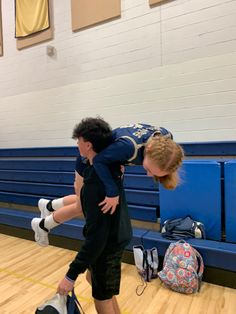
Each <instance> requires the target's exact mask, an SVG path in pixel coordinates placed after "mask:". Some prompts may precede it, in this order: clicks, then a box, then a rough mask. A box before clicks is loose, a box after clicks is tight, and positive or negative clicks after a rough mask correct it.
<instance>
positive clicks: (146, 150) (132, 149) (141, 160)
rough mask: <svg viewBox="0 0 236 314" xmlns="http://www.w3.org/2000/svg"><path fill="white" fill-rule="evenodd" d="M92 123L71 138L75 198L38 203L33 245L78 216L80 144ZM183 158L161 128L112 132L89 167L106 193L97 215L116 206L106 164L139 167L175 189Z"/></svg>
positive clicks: (78, 128) (138, 126)
mask: <svg viewBox="0 0 236 314" xmlns="http://www.w3.org/2000/svg"><path fill="white" fill-rule="evenodd" d="M93 120H94V118H86V119H83V120H82V122H80V123H79V124H78V125H76V126H75V128H74V131H73V135H72V138H73V139H76V140H77V143H78V148H79V151H80V156H79V157H78V158H77V163H76V169H75V173H76V177H75V178H76V179H75V187H76V190H77V191H76V194H77V196H76V195H70V196H66V197H64V198H60V199H56V200H52V201H51V200H47V199H40V200H39V203H38V205H39V210H40V211H41V218H42V221H40V219H39V218H34V224H33V225H34V227H33V229H34V231H35V239H36V241H37V242H38V243H39V244H41V245H43V246H47V245H48V233H47V232H48V231H50V230H51V229H52V228H54V227H56V226H58V225H59V224H61V223H63V222H65V221H67V220H70V219H72V218H75V217H77V216H80V215H81V205H80V201H79V198H78V195H79V191H80V188H81V185H82V182H83V179H81V176H80V173H82V172H83V167H84V162H85V160H84V158H83V151H82V150H81V143H82V144H85V145H86V142H87V141H89V138H88V139H87V138H86V136H87V135H86V134H87V133H90V130H92V129H93V128H94V127H93V123H94V122H93ZM81 126H82V127H81ZM90 135H91V134H90ZM94 136H95V135H94ZM183 158H184V152H183V149H182V148H181V146H180V145H179V144H177V143H176V142H174V140H173V135H172V134H171V132H169V131H168V130H167V129H165V128H163V127H155V126H152V125H149V124H143V123H136V124H130V125H125V126H121V127H119V128H117V129H114V130H113V131H112V134H111V142H110V144H108V145H107V147H106V148H105V149H103V150H102V151H100V152H99V153H98V154H97V155H96V156H95V157H94V158H93V167H94V169H95V171H96V173H97V175H98V177H99V179H100V180H101V181H102V183H103V184H104V186H105V191H106V197H105V199H104V200H103V201H102V202H101V203H99V206H100V207H101V211H102V212H103V213H104V214H105V213H107V212H109V213H110V214H113V213H114V212H115V210H116V207H117V205H118V203H119V196H118V195H119V194H118V191H117V186H116V184H115V182H114V180H113V178H112V174H111V172H110V169H109V165H110V164H114V163H119V164H120V165H121V166H124V165H143V167H144V169H145V170H146V172H147V175H148V176H152V177H153V178H154V180H155V181H158V182H160V184H162V185H163V187H164V188H166V189H175V188H176V186H177V185H178V183H179V176H178V168H179V167H180V166H181V164H182V161H183ZM36 220H37V222H36ZM36 225H37V226H36ZM38 226H43V228H41V229H40V228H39V227H38ZM36 231H37V232H36ZM36 233H37V234H36ZM40 238H44V239H45V241H44V240H43V241H41V240H40ZM37 239H39V240H37ZM40 242H41V243H40Z"/></svg>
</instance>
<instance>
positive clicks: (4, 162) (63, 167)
mask: <svg viewBox="0 0 236 314" xmlns="http://www.w3.org/2000/svg"><path fill="white" fill-rule="evenodd" d="M0 151H1V150H0ZM0 161H1V162H0V169H2V170H28V171H29V170H33V171H38V170H39V171H73V170H74V168H75V159H74V158H73V159H68V160H65V159H58V158H57V159H54V160H53V159H52V158H50V159H39V160H38V159H37V158H35V159H34V160H33V159H29V160H26V159H22V160H19V159H17V160H16V159H15V158H13V159H10V158H7V159H1V160H0ZM16 161H17V162H16Z"/></svg>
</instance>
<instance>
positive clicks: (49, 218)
mask: <svg viewBox="0 0 236 314" xmlns="http://www.w3.org/2000/svg"><path fill="white" fill-rule="evenodd" d="M59 225H60V224H59V223H58V222H56V221H55V220H54V219H53V215H52V214H51V215H49V216H47V217H46V218H45V220H44V227H45V228H47V229H48V230H51V229H53V228H55V227H57V226H59Z"/></svg>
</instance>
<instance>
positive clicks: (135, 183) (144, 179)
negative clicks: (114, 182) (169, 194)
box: [124, 173, 159, 191]
mask: <svg viewBox="0 0 236 314" xmlns="http://www.w3.org/2000/svg"><path fill="white" fill-rule="evenodd" d="M124 187H125V188H127V189H129V188H131V189H142V190H152V191H153V190H156V191H158V189H159V187H158V184H157V183H155V181H154V180H153V178H152V177H148V176H146V175H138V174H130V173H126V174H125V176H124Z"/></svg>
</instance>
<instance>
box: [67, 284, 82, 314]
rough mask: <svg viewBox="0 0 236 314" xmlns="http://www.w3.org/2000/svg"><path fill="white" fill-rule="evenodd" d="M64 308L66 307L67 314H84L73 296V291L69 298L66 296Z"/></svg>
mask: <svg viewBox="0 0 236 314" xmlns="http://www.w3.org/2000/svg"><path fill="white" fill-rule="evenodd" d="M66 307H67V313H68V314H82V313H84V312H83V310H82V307H81V305H80V303H79V301H78V299H77V297H76V295H75V291H74V289H73V290H72V291H71V296H70V295H68V296H67V302H66Z"/></svg>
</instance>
